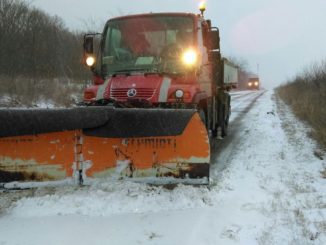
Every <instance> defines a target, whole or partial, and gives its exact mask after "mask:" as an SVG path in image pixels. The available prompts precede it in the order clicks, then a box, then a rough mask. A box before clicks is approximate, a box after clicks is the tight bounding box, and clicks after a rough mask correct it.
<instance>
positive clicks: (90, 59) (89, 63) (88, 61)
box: [86, 56, 95, 67]
mask: <svg viewBox="0 0 326 245" xmlns="http://www.w3.org/2000/svg"><path fill="white" fill-rule="evenodd" d="M94 64H95V58H94V57H93V56H88V57H87V58H86V65H87V66H89V67H91V66H93V65H94Z"/></svg>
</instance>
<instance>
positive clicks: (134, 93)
mask: <svg viewBox="0 0 326 245" xmlns="http://www.w3.org/2000/svg"><path fill="white" fill-rule="evenodd" d="M136 94H137V90H136V89H134V88H131V89H129V90H128V92H127V95H128V97H135V96H136Z"/></svg>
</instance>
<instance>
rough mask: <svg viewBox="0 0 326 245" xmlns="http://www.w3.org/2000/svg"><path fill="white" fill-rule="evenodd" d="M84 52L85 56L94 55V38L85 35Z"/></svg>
mask: <svg viewBox="0 0 326 245" xmlns="http://www.w3.org/2000/svg"><path fill="white" fill-rule="evenodd" d="M84 52H85V53H86V54H93V53H94V37H93V36H89V35H87V34H86V35H85V36H84Z"/></svg>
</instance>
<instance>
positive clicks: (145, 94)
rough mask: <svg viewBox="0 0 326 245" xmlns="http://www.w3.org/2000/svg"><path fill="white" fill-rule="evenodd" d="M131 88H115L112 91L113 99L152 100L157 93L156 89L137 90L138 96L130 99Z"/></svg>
mask: <svg viewBox="0 0 326 245" xmlns="http://www.w3.org/2000/svg"><path fill="white" fill-rule="evenodd" d="M128 90H129V88H114V89H111V94H110V95H111V96H110V97H111V98H113V99H117V100H126V99H128V98H134V99H145V100H148V99H151V98H152V97H153V95H154V93H155V89H152V88H137V89H136V90H137V94H136V96H134V97H128V95H127V92H128Z"/></svg>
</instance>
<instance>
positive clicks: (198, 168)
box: [0, 107, 210, 183]
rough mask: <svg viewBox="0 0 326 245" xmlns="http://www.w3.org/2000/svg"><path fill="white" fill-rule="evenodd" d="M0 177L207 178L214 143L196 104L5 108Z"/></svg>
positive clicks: (1, 118)
mask: <svg viewBox="0 0 326 245" xmlns="http://www.w3.org/2000/svg"><path fill="white" fill-rule="evenodd" d="M0 121H1V125H0V183H4V182H12V181H51V180H61V179H65V178H70V177H74V178H76V179H78V178H79V179H80V178H82V179H83V180H85V179H87V178H92V177H93V178H97V177H114V178H119V179H120V178H132V179H134V180H140V181H141V180H144V181H145V182H156V181H157V180H158V179H159V180H160V181H158V182H163V183H164V179H169V182H170V183H171V182H172V183H173V182H174V181H175V182H176V183H178V182H179V180H181V181H180V182H187V181H185V180H190V181H189V182H190V183H191V182H192V181H191V180H192V179H204V180H205V181H203V182H200V183H205V182H207V183H208V177H209V161H210V147H209V139H208V135H207V131H206V128H205V126H204V125H203V123H202V121H201V119H200V118H199V115H198V113H196V111H195V110H188V109H187V110H180V109H178V110H172V109H114V108H108V107H81V108H74V109H24V110H22V109H8V110H0Z"/></svg>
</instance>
